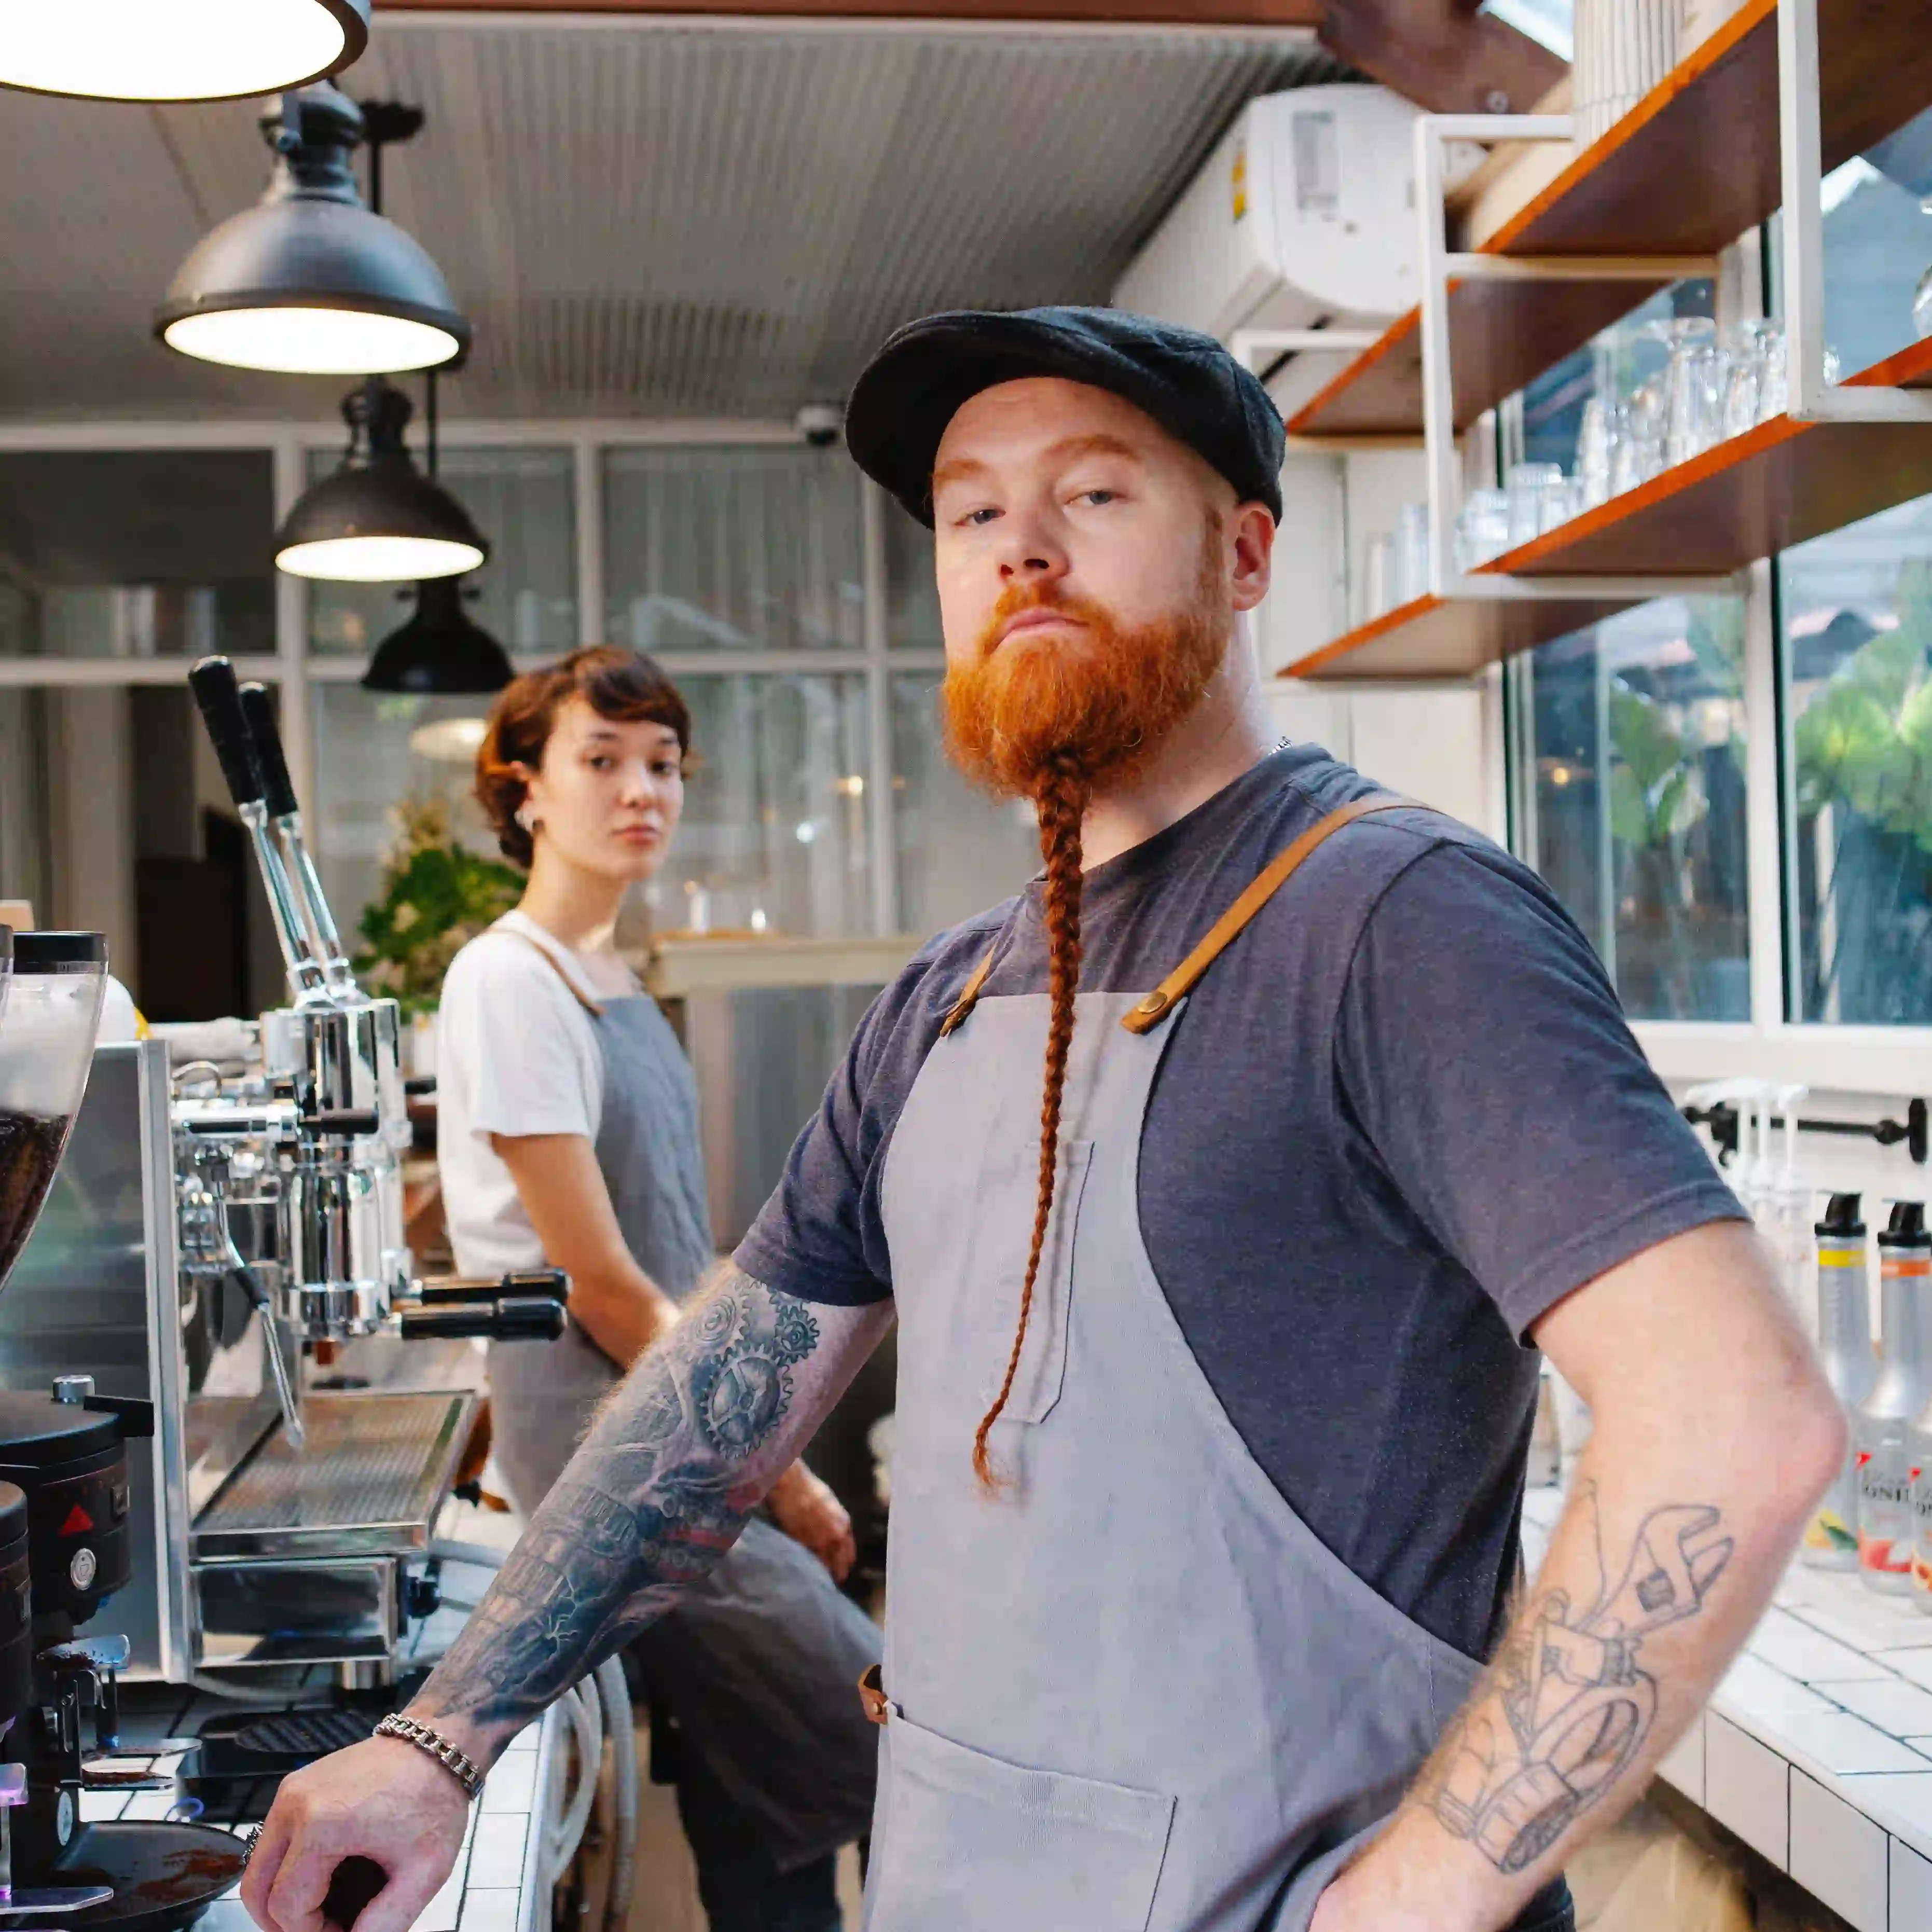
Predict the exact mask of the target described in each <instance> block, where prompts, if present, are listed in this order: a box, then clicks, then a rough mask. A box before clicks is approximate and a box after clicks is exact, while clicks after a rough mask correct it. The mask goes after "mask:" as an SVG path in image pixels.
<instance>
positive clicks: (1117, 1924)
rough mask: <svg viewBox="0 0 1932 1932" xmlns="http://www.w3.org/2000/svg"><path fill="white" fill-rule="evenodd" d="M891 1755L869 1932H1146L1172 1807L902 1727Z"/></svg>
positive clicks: (868, 1908)
mask: <svg viewBox="0 0 1932 1932" xmlns="http://www.w3.org/2000/svg"><path fill="white" fill-rule="evenodd" d="M885 1742H886V1750H885V1752H884V1754H883V1758H882V1760H881V1765H880V1769H881V1770H882V1771H883V1772H884V1773H885V1776H886V1787H887V1791H886V1805H885V1807H883V1808H882V1811H881V1816H882V1817H884V1816H886V1815H887V1814H888V1813H889V1825H888V1826H887V1829H886V1832H885V1833H884V1842H883V1843H882V1844H881V1845H880V1846H879V1847H878V1850H877V1858H876V1861H875V1862H874V1867H873V1872H872V1878H871V1885H870V1887H869V1888H868V1894H867V1897H866V1900H865V1925H866V1927H867V1932H1074V1928H1076V1927H1077V1928H1078V1932H1145V1927H1146V1925H1147V1922H1148V1916H1149V1915H1150V1914H1151V1912H1152V1911H1153V1909H1154V1888H1155V1887H1156V1886H1157V1885H1158V1884H1159V1883H1160V1868H1161V1862H1162V1861H1163V1858H1165V1857H1166V1852H1167V1835H1168V1830H1169V1826H1171V1825H1172V1823H1173V1819H1174V1800H1173V1799H1172V1798H1168V1797H1163V1796H1161V1794H1160V1793H1158V1792H1154V1791H1140V1790H1135V1789H1133V1787H1130V1786H1127V1785H1124V1784H1100V1783H1098V1782H1097V1781H1095V1780H1094V1779H1092V1778H1074V1777H1072V1776H1070V1775H1068V1774H1067V1773H1066V1772H1057V1771H1027V1770H1025V1769H1022V1768H1021V1767H1020V1766H1018V1765H1012V1764H1007V1763H1003V1762H1002V1761H1001V1760H1000V1759H998V1758H995V1757H986V1755H985V1754H983V1753H981V1752H979V1751H968V1750H967V1749H966V1748H965V1746H963V1745H956V1744H953V1743H952V1742H950V1741H949V1740H948V1739H945V1738H942V1737H941V1736H938V1734H937V1733H935V1732H932V1731H928V1730H922V1729H921V1728H920V1727H919V1726H918V1725H916V1724H907V1722H906V1721H905V1720H904V1718H898V1717H895V1718H892V1721H890V1722H889V1724H887V1726H886V1739H885Z"/></svg>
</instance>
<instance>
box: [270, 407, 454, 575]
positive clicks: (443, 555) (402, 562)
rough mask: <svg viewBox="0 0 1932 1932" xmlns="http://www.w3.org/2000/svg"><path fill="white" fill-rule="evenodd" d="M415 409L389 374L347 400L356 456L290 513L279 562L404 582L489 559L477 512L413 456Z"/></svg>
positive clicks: (307, 570) (301, 571)
mask: <svg viewBox="0 0 1932 1932" xmlns="http://www.w3.org/2000/svg"><path fill="white" fill-rule="evenodd" d="M431 380H434V378H432V379H431ZM412 414H413V411H412V410H411V409H410V399H409V398H408V397H407V396H405V395H404V394H403V393H402V392H401V390H400V389H397V388H396V387H395V386H394V385H393V384H392V383H386V382H385V381H384V380H383V378H382V377H380V376H371V377H370V378H369V380H368V381H367V382H366V383H364V384H363V385H362V387H361V388H360V389H352V390H351V391H350V393H349V394H348V395H347V397H345V398H344V400H343V404H342V416H343V420H344V422H347V424H348V425H349V451H348V454H347V455H346V456H344V458H343V460H342V466H341V469H338V470H337V471H336V472H335V475H333V476H326V477H324V478H323V480H322V481H320V483H317V484H314V485H312V486H311V487H310V488H309V489H308V490H307V491H306V492H305V493H304V494H303V495H302V496H301V497H300V498H299V499H297V501H296V506H295V508H293V509H292V510H291V511H290V512H289V514H288V515H287V517H284V519H283V522H282V526H281V529H278V531H277V532H275V567H276V568H277V569H278V570H285V571H288V573H289V574H290V575H291V576H293V577H329V578H332V579H333V580H336V581H338V582H341V583H407V581H408V580H410V578H411V577H457V576H460V574H462V573H463V571H466V570H474V569H475V568H476V567H477V565H478V564H480V563H481V562H484V559H486V558H487V556H489V554H490V546H489V545H488V544H487V543H486V542H485V541H484V539H483V538H482V536H481V535H480V534H479V533H478V530H477V528H476V526H475V524H474V523H472V522H471V521H470V520H469V512H468V511H466V510H465V509H464V508H463V505H461V504H460V503H459V502H458V501H457V500H456V499H455V497H454V496H452V495H451V494H450V493H449V491H448V490H446V489H444V488H443V487H442V486H441V484H439V483H437V481H435V479H434V477H433V476H425V475H423V473H422V472H421V471H420V470H419V469H417V467H416V464H415V463H414V462H413V460H411V458H410V452H409V450H408V448H407V446H406V445H405V444H404V441H403V432H404V430H405V429H407V428H408V426H409V420H410V416H411V415H412Z"/></svg>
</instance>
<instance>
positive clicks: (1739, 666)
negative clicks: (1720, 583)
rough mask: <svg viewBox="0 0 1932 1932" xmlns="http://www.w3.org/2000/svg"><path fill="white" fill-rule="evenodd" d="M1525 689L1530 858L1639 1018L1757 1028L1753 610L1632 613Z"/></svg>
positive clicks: (1526, 678)
mask: <svg viewBox="0 0 1932 1932" xmlns="http://www.w3.org/2000/svg"><path fill="white" fill-rule="evenodd" d="M1517 693H1518V696H1519V697H1520V699H1521V700H1523V708H1524V714H1525V723H1526V727H1527V737H1528V742H1529V754H1530V757H1529V773H1528V774H1527V777H1528V782H1527V783H1526V784H1523V786H1522V787H1521V790H1520V811H1519V814H1518V817H1519V826H1520V831H1521V832H1522V834H1523V844H1524V847H1525V852H1526V856H1527V857H1528V859H1529V862H1531V863H1532V865H1535V867H1536V868H1537V869H1538V871H1540V872H1541V874H1543V876H1544V878H1545V879H1546V880H1547V881H1548V882H1549V883H1550V886H1551V888H1552V889H1553V891H1554V892H1556V895H1557V896H1558V897H1559V898H1560V899H1561V900H1562V901H1563V903H1564V904H1565V906H1566V907H1568V910H1569V911H1570V913H1571V916H1573V917H1574V919H1576V920H1577V923H1578V924H1579V925H1580V926H1582V928H1583V930H1584V932H1586V933H1587V934H1588V935H1589V937H1590V938H1591V940H1592V942H1593V943H1594V944H1595V946H1596V947H1597V950H1598V953H1600V954H1601V956H1602V957H1603V959H1604V964H1605V965H1606V966H1607V968H1609V971H1610V977H1611V978H1612V980H1613V982H1614V983H1615V984H1616V989H1617V992H1618V994H1619V997H1620V998H1622V1001H1623V1004H1624V1007H1625V1011H1626V1012H1627V1013H1629V1015H1630V1016H1631V1018H1632V1019H1646V1020H1650V1019H1658V1020H1745V1019H1749V1018H1750V1017H1751V983H1750V971H1749V951H1748V919H1747V913H1748V906H1747V900H1746V876H1747V872H1746V860H1745V709H1744V611H1743V606H1742V603H1741V602H1740V601H1739V600H1737V599H1736V598H1720V597H1711V598H1695V599H1691V600H1683V599H1678V598H1669V599H1666V600H1664V601H1662V602H1660V603H1656V604H1646V605H1645V606H1643V607H1641V608H1640V609H1638V610H1631V611H1628V612H1625V613H1623V614H1622V615H1621V616H1617V617H1616V618H1613V619H1610V621H1609V622H1605V623H1603V624H1599V625H1596V626H1595V628H1593V629H1591V630H1588V631H1579V632H1577V634H1576V635H1574V637H1565V638H1562V639H1560V640H1558V641H1557V642H1556V643H1551V644H1546V645H1545V646H1543V647H1542V649H1540V650H1538V651H1536V652H1534V653H1533V654H1532V656H1531V658H1529V661H1528V662H1527V664H1526V667H1525V669H1524V670H1523V671H1521V672H1520V673H1519V674H1518V682H1517Z"/></svg>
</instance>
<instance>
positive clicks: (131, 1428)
mask: <svg viewBox="0 0 1932 1932" xmlns="http://www.w3.org/2000/svg"><path fill="white" fill-rule="evenodd" d="M80 1406H81V1407H82V1408H83V1409H92V1410H94V1411H95V1412H96V1413H97V1414H98V1415H115V1416H118V1417H119V1418H121V1434H122V1435H123V1436H127V1437H129V1438H130V1439H133V1440H134V1441H137V1442H145V1441H146V1440H147V1439H148V1438H149V1437H150V1436H152V1435H153V1434H154V1404H153V1403H151V1402H149V1401H148V1400H147V1399H146V1397H144V1396H138V1395H90V1396H89V1397H87V1399H86V1400H85V1401H84V1402H83V1403H82V1404H81V1405H80Z"/></svg>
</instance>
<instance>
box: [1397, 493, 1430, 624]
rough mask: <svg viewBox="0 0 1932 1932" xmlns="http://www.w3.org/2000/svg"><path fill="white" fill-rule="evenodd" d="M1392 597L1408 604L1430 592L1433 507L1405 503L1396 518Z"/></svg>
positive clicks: (1400, 602)
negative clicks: (1430, 525) (1430, 547)
mask: <svg viewBox="0 0 1932 1932" xmlns="http://www.w3.org/2000/svg"><path fill="white" fill-rule="evenodd" d="M1391 572H1392V576H1393V579H1394V581H1393V583H1392V585H1391V598H1392V600H1393V601H1394V602H1395V603H1397V604H1406V603H1409V601H1411V600H1412V599H1413V598H1418V597H1426V596H1427V595H1428V594H1429V505H1427V503H1405V504H1403V506H1402V508H1401V509H1400V511H1397V514H1396V520H1395V557H1394V563H1393V565H1392V566H1391Z"/></svg>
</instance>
